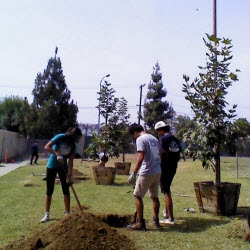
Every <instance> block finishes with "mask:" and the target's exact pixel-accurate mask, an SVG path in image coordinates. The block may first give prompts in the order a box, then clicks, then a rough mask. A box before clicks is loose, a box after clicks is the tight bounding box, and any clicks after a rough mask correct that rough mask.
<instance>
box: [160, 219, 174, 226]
mask: <svg viewBox="0 0 250 250" xmlns="http://www.w3.org/2000/svg"><path fill="white" fill-rule="evenodd" d="M160 223H161V224H167V225H174V224H175V221H174V220H173V221H170V220H169V219H164V220H160Z"/></svg>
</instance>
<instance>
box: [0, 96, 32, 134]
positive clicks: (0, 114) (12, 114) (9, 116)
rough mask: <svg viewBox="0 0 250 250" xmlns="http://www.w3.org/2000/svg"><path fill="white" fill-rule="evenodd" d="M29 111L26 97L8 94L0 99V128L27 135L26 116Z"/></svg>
mask: <svg viewBox="0 0 250 250" xmlns="http://www.w3.org/2000/svg"><path fill="white" fill-rule="evenodd" d="M29 113H30V105H29V103H28V101H27V98H22V97H20V96H9V97H6V98H4V99H2V100H0V128H1V129H5V130H8V131H12V132H17V133H20V134H22V135H24V136H26V135H27V126H28V124H27V122H26V117H27V116H28V115H29Z"/></svg>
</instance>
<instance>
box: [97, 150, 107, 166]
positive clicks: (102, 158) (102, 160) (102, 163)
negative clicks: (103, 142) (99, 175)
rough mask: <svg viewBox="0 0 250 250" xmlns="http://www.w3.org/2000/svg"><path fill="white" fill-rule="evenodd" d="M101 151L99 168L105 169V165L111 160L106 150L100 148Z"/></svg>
mask: <svg viewBox="0 0 250 250" xmlns="http://www.w3.org/2000/svg"><path fill="white" fill-rule="evenodd" d="M99 150H100V151H99V163H98V166H99V167H105V164H106V162H108V160H109V158H108V156H107V154H106V150H105V148H103V147H100V148H99Z"/></svg>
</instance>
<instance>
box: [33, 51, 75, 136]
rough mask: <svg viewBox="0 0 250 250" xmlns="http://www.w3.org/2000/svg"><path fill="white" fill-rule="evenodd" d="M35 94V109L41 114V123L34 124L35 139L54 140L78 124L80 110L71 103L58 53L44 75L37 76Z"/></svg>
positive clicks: (39, 121)
mask: <svg viewBox="0 0 250 250" xmlns="http://www.w3.org/2000/svg"><path fill="white" fill-rule="evenodd" d="M56 53H57V48H56ZM32 94H33V96H34V99H33V103H32V106H33V107H34V111H35V112H36V114H37V120H35V121H33V124H32V127H33V129H31V133H32V134H31V136H32V137H36V138H51V137H52V136H53V135H55V134H56V133H59V132H64V131H66V130H67V129H68V127H70V126H74V125H76V124H77V113H78V107H77V105H76V104H74V101H73V100H71V95H70V91H69V89H68V88H67V84H66V82H65V77H64V75H63V70H62V65H61V60H60V58H59V57H56V54H55V57H54V58H53V57H52V58H50V59H49V61H48V65H47V68H46V69H45V70H44V72H43V74H41V73H38V74H37V77H36V79H35V86H34V89H33V91H32ZM34 128H36V129H34Z"/></svg>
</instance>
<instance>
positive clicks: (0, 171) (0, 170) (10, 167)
mask: <svg viewBox="0 0 250 250" xmlns="http://www.w3.org/2000/svg"><path fill="white" fill-rule="evenodd" d="M29 162H30V161H29V160H25V161H20V162H15V163H4V162H3V163H1V164H0V176H3V175H5V174H8V173H9V172H11V171H14V170H15V169H17V168H20V167H22V166H25V165H26V164H27V163H29Z"/></svg>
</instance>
